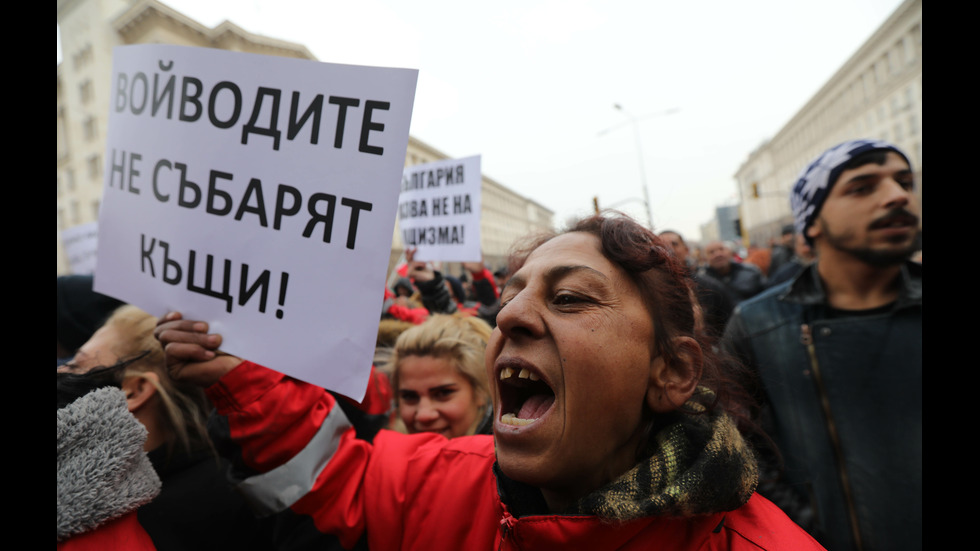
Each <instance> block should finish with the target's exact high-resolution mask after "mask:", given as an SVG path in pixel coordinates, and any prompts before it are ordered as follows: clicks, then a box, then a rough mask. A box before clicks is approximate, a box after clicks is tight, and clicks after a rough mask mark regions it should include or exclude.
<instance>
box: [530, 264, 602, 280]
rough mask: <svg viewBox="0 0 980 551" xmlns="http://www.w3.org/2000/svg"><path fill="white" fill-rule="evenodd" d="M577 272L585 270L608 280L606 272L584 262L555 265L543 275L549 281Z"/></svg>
mask: <svg viewBox="0 0 980 551" xmlns="http://www.w3.org/2000/svg"><path fill="white" fill-rule="evenodd" d="M579 272H587V273H588V274H590V275H596V276H599V277H600V278H602V279H604V280H607V281H608V280H609V277H607V276H606V274H604V273H602V272H600V271H599V270H596V269H595V268H593V267H592V266H586V265H584V264H573V265H569V266H555V267H553V268H551V269H549V270H548V271H547V272H546V273H545V277H547V278H548V279H549V280H551V281H554V280H556V279H559V278H562V277H565V276H568V275H570V274H574V273H579Z"/></svg>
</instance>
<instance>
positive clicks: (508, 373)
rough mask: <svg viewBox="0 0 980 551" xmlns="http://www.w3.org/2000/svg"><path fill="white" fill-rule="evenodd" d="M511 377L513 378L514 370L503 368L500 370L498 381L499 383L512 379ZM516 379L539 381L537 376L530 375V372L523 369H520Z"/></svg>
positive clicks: (539, 378)
mask: <svg viewBox="0 0 980 551" xmlns="http://www.w3.org/2000/svg"><path fill="white" fill-rule="evenodd" d="M513 376H514V369H513V368H510V367H505V368H503V369H501V370H500V380H501V381H503V380H504V379H509V378H510V377H513ZM517 377H518V378H519V379H531V380H532V381H538V380H541V377H538V376H537V375H535V374H534V373H531V372H530V371H528V370H527V369H524V368H523V367H522V368H521V370H520V372H518V373H517Z"/></svg>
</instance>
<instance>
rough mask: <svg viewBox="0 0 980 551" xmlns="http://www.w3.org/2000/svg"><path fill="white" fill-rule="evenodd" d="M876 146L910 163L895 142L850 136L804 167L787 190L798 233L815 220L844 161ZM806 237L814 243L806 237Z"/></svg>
mask: <svg viewBox="0 0 980 551" xmlns="http://www.w3.org/2000/svg"><path fill="white" fill-rule="evenodd" d="M876 149H887V150H890V151H894V152H895V153H898V154H899V155H901V156H902V158H903V159H905V162H907V163H908V164H909V167H911V166H912V162H911V161H909V157H908V155H906V154H905V153H904V152H903V151H902V150H901V149H899V148H898V146H896V145H894V144H891V143H888V142H886V141H882V140H850V141H846V142H844V143H841V144H837V145H835V146H834V147H831V148H830V149H828V150H827V151H824V152H823V153H822V154H820V156H819V157H817V158H816V159H815V160H814V161H813V162H812V163H810V164H809V166H807V167H806V168H804V169H803V172H801V173H800V175H799V176H798V177H797V179H796V184H794V185H793V191H792V193H791V194H790V206H791V207H792V209H793V219H794V221H795V226H796V231H797V232H798V233H801V234H803V236H806V229H807V228H809V227H810V225H811V224H813V221H814V220H816V218H817V214H819V213H820V207H822V206H823V202H824V201H825V200H826V199H827V195H829V194H830V188H831V187H833V185H834V183H835V182H836V181H837V177H838V176H840V173H841V172H843V170H844V169H843V167H844V165H845V164H846V163H847V162H848V161H850V160H851V159H853V158H854V157H857V156H858V155H861V154H862V153H867V152H868V151H874V150H876ZM806 240H807V241H808V242H809V243H810V244H811V245H813V242H812V241H811V239H810V238H809V237H807V238H806Z"/></svg>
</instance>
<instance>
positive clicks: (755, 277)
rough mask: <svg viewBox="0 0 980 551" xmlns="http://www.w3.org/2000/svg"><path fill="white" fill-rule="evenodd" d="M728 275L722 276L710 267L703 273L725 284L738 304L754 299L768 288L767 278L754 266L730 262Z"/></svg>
mask: <svg viewBox="0 0 980 551" xmlns="http://www.w3.org/2000/svg"><path fill="white" fill-rule="evenodd" d="M729 266H730V268H729V270H728V273H727V274H722V273H721V272H718V271H717V270H715V269H714V268H711V267H710V266H708V267H705V268H703V273H706V274H708V275H709V276H711V277H713V278H715V279H717V280H718V281H720V282H722V283H723V284H725V287H726V288H728V290H729V292H730V293H731V294H732V298H734V299H735V302H736V303H739V302H741V301H743V300H747V299H750V298H752V297H753V296H755V295H757V294H758V293H760V292H761V291H762V290H763V289H765V288H766V276H765V275H764V274H763V273H762V270H760V269H759V268H757V267H756V266H754V265H752V264H744V263H741V262H730V263H729Z"/></svg>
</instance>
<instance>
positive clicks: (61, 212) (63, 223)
mask: <svg viewBox="0 0 980 551" xmlns="http://www.w3.org/2000/svg"><path fill="white" fill-rule="evenodd" d="M67 227H68V221H67V220H65V209H58V229H59V230H63V229H65V228H67Z"/></svg>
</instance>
